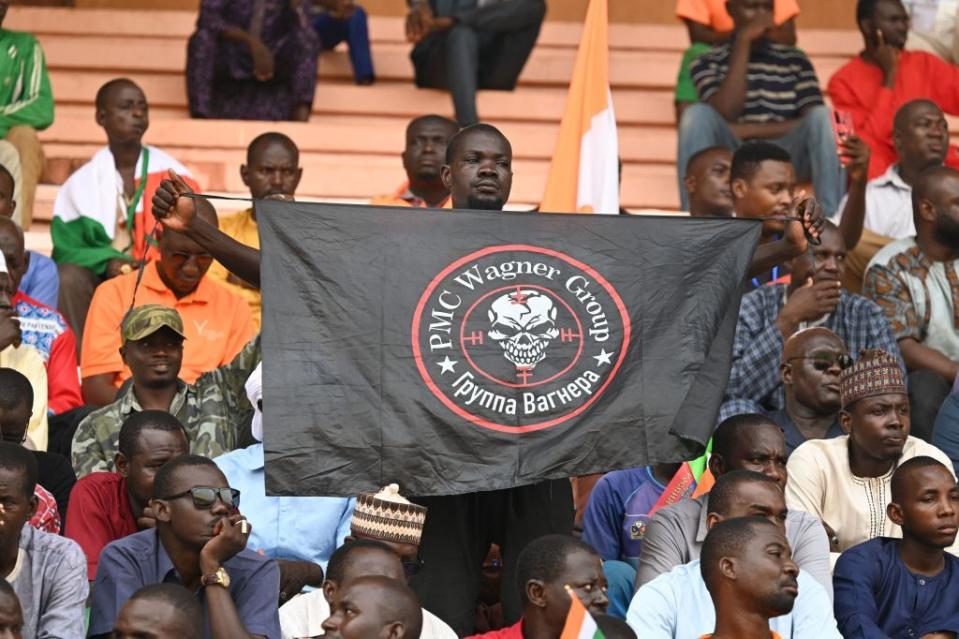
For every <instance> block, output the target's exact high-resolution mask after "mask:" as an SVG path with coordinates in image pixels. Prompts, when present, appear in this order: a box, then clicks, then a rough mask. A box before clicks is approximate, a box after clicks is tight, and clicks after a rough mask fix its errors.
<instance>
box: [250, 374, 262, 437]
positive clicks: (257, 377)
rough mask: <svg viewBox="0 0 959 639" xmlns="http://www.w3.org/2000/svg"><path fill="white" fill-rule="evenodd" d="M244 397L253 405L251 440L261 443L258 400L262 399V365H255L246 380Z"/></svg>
mask: <svg viewBox="0 0 959 639" xmlns="http://www.w3.org/2000/svg"><path fill="white" fill-rule="evenodd" d="M246 396H247V397H249V398H250V403H251V404H253V410H254V413H253V424H252V425H251V426H250V430H252V431H253V438H254V439H256V441H258V442H261V441H263V413H262V412H260V400H261V399H263V363H262V362H260V363H259V364H257V365H256V368H255V369H254V370H253V373H252V374H251V375H250V378H249V379H247V380H246Z"/></svg>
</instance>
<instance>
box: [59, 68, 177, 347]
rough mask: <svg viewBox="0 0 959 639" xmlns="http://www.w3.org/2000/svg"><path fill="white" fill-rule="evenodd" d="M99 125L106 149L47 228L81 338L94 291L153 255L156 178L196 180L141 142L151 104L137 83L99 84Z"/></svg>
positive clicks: (77, 178) (64, 304) (66, 306)
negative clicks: (151, 211)
mask: <svg viewBox="0 0 959 639" xmlns="http://www.w3.org/2000/svg"><path fill="white" fill-rule="evenodd" d="M96 120H97V124H99V125H100V126H101V127H103V130H104V132H105V133H106V134H107V146H106V147H105V148H103V149H100V150H99V151H97V153H96V154H95V155H94V156H93V158H92V159H91V160H90V161H89V162H87V163H86V164H84V165H83V166H81V167H80V168H79V169H77V171H76V172H74V173H73V175H71V176H70V177H69V179H67V181H66V182H64V184H63V186H61V187H60V190H59V191H57V199H56V201H55V202H54V204H53V224H52V226H51V227H50V234H51V236H52V237H53V259H54V260H56V262H57V264H58V265H59V269H60V303H59V304H58V305H57V308H58V309H59V310H60V312H61V313H63V314H64V316H66V318H67V321H69V322H70V326H72V327H73V332H74V333H75V334H76V335H78V336H81V337H82V335H83V328H84V326H85V324H86V318H87V310H88V308H89V306H90V300H91V299H92V297H93V291H94V289H95V288H96V287H97V286H98V285H99V284H100V283H101V282H103V281H105V280H107V279H110V278H113V277H116V276H117V275H120V274H122V273H129V272H130V271H132V270H133V269H134V268H135V267H136V260H140V259H142V258H144V256H147V255H150V256H154V255H156V249H155V248H154V247H153V246H152V245H151V241H152V240H148V235H149V234H150V230H151V229H152V228H153V222H152V220H151V219H150V216H149V215H144V213H145V212H146V211H147V210H148V209H147V207H146V206H145V203H148V202H150V200H151V199H152V198H153V193H154V191H156V187H157V178H158V176H160V175H163V174H165V173H166V171H168V170H169V169H176V171H177V173H179V172H180V171H184V173H182V174H181V175H183V176H184V179H185V180H187V181H188V182H191V183H192V182H193V181H192V178H191V177H190V172H189V171H188V170H187V169H186V167H184V166H183V165H182V164H180V163H179V162H177V161H176V160H174V159H173V158H172V157H171V156H170V155H168V154H167V153H165V152H163V151H161V150H160V149H158V148H157V147H155V146H150V145H145V144H143V135H144V134H145V133H146V131H147V127H148V126H149V124H150V119H149V106H148V105H147V99H146V96H145V95H144V94H143V90H142V89H140V87H139V86H137V85H136V84H135V83H134V82H133V81H132V80H128V79H126V78H118V79H115V80H111V81H109V82H107V83H106V84H104V85H103V86H102V87H100V90H99V91H97V96H96ZM194 184H195V183H194Z"/></svg>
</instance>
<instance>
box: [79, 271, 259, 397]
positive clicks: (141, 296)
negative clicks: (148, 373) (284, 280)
mask: <svg viewBox="0 0 959 639" xmlns="http://www.w3.org/2000/svg"><path fill="white" fill-rule="evenodd" d="M144 268H145V269H146V271H144V273H143V280H142V281H141V282H140V289H139V290H138V291H137V300H136V305H137V306H143V305H144V304H163V305H164V306H169V307H172V308H175V309H176V310H177V312H179V313H180V317H181V318H182V319H183V332H184V333H186V341H185V342H184V343H183V366H182V368H181V369H180V379H182V380H184V381H185V382H187V383H190V384H192V383H193V382H194V381H196V378H197V377H199V376H200V375H202V374H203V373H206V372H207V371H212V370H213V369H215V368H219V367H220V366H223V365H224V364H228V363H229V362H231V361H232V360H233V358H234V357H235V356H236V354H237V353H239V352H240V350H242V349H243V346H244V345H246V343H247V342H249V341H250V340H251V339H253V336H254V335H256V328H255V327H254V325H253V317H252V316H251V314H250V307H249V305H248V304H247V303H246V301H245V300H243V298H241V297H240V296H239V295H237V294H236V293H234V292H233V291H230V290H229V289H227V288H226V287H225V286H223V285H222V284H220V283H218V282H215V281H214V280H213V279H211V278H209V277H203V279H201V280H200V284H199V285H198V286H197V287H196V290H195V291H193V292H192V293H190V294H189V295H187V296H186V297H183V298H181V299H177V298H176V295H174V294H173V291H171V290H170V289H168V288H167V287H166V284H164V283H163V280H161V279H160V273H159V271H157V265H156V262H150V263H149V264H147V265H146V266H145V267H144ZM136 279H137V273H136V271H134V272H133V273H128V274H126V275H119V276H117V277H114V278H113V279H111V280H107V281H106V282H104V283H103V284H101V285H100V286H99V287H97V290H96V292H95V293H94V294H93V301H92V302H90V311H89V312H88V314H87V323H86V326H85V327H84V329H83V343H82V347H81V349H80V376H81V377H92V376H93V375H103V374H106V373H112V374H113V375H114V377H113V384H114V386H116V387H117V388H119V387H120V385H122V384H123V382H125V381H126V380H127V379H128V378H129V377H130V369H129V368H127V367H126V366H124V364H123V360H121V359H120V352H119V349H120V322H121V321H122V319H123V316H124V314H126V312H127V309H128V308H130V302H131V300H132V299H133V287H134V284H135V283H136Z"/></svg>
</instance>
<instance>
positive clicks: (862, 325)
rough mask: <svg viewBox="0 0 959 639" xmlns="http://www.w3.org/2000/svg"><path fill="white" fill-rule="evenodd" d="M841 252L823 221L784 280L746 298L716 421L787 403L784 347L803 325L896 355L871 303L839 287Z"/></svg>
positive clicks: (853, 345) (856, 347) (854, 346)
mask: <svg viewBox="0 0 959 639" xmlns="http://www.w3.org/2000/svg"><path fill="white" fill-rule="evenodd" d="M845 258H846V244H845V242H843V239H842V234H841V233H840V232H839V230H838V229H837V228H836V227H835V225H833V224H832V223H831V222H827V223H826V225H825V227H824V228H823V233H822V244H820V245H819V246H813V247H810V249H809V250H808V251H806V252H804V253H803V254H802V255H800V256H798V257H796V258H793V260H792V261H790V262H789V270H790V272H791V273H792V278H791V279H790V281H789V283H774V284H769V285H766V286H761V287H759V288H758V289H756V290H754V291H750V292H749V293H747V294H746V295H744V296H743V301H742V305H741V306H740V309H739V321H738V323H737V325H736V336H735V338H734V340H733V361H732V366H731V368H730V376H729V383H728V385H727V386H726V393H725V397H724V403H723V406H722V408H721V410H720V419H725V418H726V417H729V416H731V415H737V414H741V413H755V412H767V413H771V412H775V411H781V410H783V408H785V395H784V384H783V378H782V371H781V366H780V364H781V363H782V362H783V351H784V348H783V347H784V344H785V342H786V341H787V340H789V339H790V338H791V337H792V336H793V335H794V334H796V333H797V332H799V331H801V330H803V329H806V328H810V327H813V326H822V327H825V328H827V329H830V330H831V331H834V332H835V333H836V334H837V335H838V336H839V339H841V340H842V341H843V342H844V343H845V344H847V345H848V347H849V351H851V352H853V353H858V352H859V351H861V350H862V349H876V348H878V349H881V350H884V351H887V352H890V353H893V354H898V349H897V348H896V341H895V339H893V337H892V334H891V333H890V331H889V325H888V323H887V322H886V318H885V317H883V314H882V311H881V310H880V309H879V307H878V306H877V305H876V304H875V302H873V301H871V300H868V299H866V298H865V297H863V296H861V295H856V294H855V293H850V292H848V291H844V290H843V289H842V286H841V281H842V276H843V272H844V270H845ZM837 401H838V398H837ZM835 410H837V411H838V410H839V407H838V406H837V407H836V409H835ZM780 425H782V424H780ZM790 452H792V448H791V447H790Z"/></svg>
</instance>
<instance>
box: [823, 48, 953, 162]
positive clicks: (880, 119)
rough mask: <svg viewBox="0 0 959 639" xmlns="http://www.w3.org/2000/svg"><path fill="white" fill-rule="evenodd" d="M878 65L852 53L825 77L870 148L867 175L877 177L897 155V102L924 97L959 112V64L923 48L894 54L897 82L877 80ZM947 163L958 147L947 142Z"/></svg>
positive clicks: (839, 107) (831, 92)
mask: <svg viewBox="0 0 959 639" xmlns="http://www.w3.org/2000/svg"><path fill="white" fill-rule="evenodd" d="M882 80H883V75H882V69H880V68H879V67H877V66H874V65H872V64H868V63H866V62H865V61H864V60H863V59H862V58H861V57H860V56H856V57H855V58H853V59H852V60H850V61H849V62H847V63H846V64H845V65H843V66H842V68H840V69H839V70H838V71H836V73H835V74H833V76H832V78H830V79H829V97H830V99H832V104H833V108H834V109H836V110H841V111H849V112H850V113H851V114H852V121H853V126H854V128H855V132H856V135H858V136H859V137H861V138H862V139H863V140H865V142H866V143H867V144H868V145H869V146H870V148H871V149H872V157H871V159H870V161H869V179H870V180H871V179H873V178H875V177H879V176H880V175H882V174H883V173H885V172H886V169H888V168H889V165H891V164H893V163H894V162H895V161H896V160H897V159H898V155H897V153H896V147H895V145H894V144H893V143H892V121H893V119H894V118H895V117H896V111H897V110H898V109H899V107H901V106H902V105H904V104H906V103H907V102H910V101H912V100H916V99H919V98H928V99H930V100H932V101H933V102H935V103H936V104H938V105H939V108H940V109H942V110H943V112H945V113H950V114H952V115H957V114H959V68H957V67H955V66H953V65H951V64H949V63H948V62H944V61H942V60H940V59H939V58H937V57H936V56H934V55H932V54H930V53H925V52H924V51H903V52H902V53H900V54H899V70H898V71H897V72H896V86H895V87H894V88H892V89H887V88H885V87H883V86H882ZM946 164H947V165H949V166H951V167H953V168H959V153H957V151H956V147H954V146H953V147H950V148H949V153H948V154H947V155H946Z"/></svg>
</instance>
